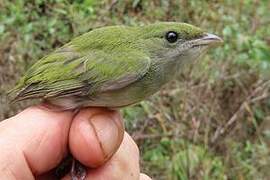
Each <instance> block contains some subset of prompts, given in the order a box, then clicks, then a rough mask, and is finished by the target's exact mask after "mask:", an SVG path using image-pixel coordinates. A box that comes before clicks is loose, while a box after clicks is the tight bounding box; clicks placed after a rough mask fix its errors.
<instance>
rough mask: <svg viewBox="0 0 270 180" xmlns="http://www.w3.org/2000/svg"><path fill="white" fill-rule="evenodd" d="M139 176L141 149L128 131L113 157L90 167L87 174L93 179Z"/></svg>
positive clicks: (123, 179)
mask: <svg viewBox="0 0 270 180" xmlns="http://www.w3.org/2000/svg"><path fill="white" fill-rule="evenodd" d="M139 176H140V167H139V149H138V147H137V145H136V144H135V142H134V141H133V140H132V138H131V137H130V136H129V135H128V134H127V133H125V135H124V139H123V142H122V144H121V146H120V147H119V149H118V151H117V152H116V153H115V154H114V155H113V156H112V158H111V159H110V160H109V161H108V162H107V163H106V164H104V165H103V166H101V167H99V168H97V169H90V170H89V172H88V174H87V178H88V179H91V180H100V179H110V180H126V179H129V180H138V179H139Z"/></svg>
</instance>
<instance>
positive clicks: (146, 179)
mask: <svg viewBox="0 0 270 180" xmlns="http://www.w3.org/2000/svg"><path fill="white" fill-rule="evenodd" d="M140 180H152V179H151V178H150V177H149V176H147V175H146V174H144V173H141V174H140Z"/></svg>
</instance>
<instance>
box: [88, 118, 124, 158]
mask: <svg viewBox="0 0 270 180" xmlns="http://www.w3.org/2000/svg"><path fill="white" fill-rule="evenodd" d="M113 118H114V117H113V115H108V114H107V115H104V114H97V115H94V116H93V117H92V118H91V119H90V123H91V125H92V126H93V128H94V130H95V133H96V136H97V139H98V141H99V144H100V148H101V150H102V152H103V154H104V158H105V160H106V159H108V158H109V157H110V156H111V155H112V154H113V153H114V152H115V151H116V149H117V148H118V146H119V144H120V143H119V138H120V131H121V130H120V128H119V126H118V125H117V124H116V121H115V120H114V119H113Z"/></svg>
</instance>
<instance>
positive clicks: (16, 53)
mask: <svg viewBox="0 0 270 180" xmlns="http://www.w3.org/2000/svg"><path fill="white" fill-rule="evenodd" d="M269 8H270V2H269V1H268V0H260V1H259V0H224V1H221V0H217V1H206V0H202V1H196V0H189V1H187V0H170V1H166V0H151V1H146V0H127V1H121V0H118V1H117V0H116V1H109V0H102V1H97V0H76V1H68V0H55V1H53V0H49V1H44V0H37V1H22V0H14V1H12V2H11V1H0V9H1V11H0V75H1V76H0V84H1V86H0V97H1V99H0V119H4V118H7V117H9V116H11V115H13V114H14V113H16V112H18V111H19V110H21V109H22V108H23V107H25V106H27V105H29V102H27V103H20V104H16V105H10V104H9V103H8V99H7V98H6V96H5V93H6V92H7V90H8V89H10V88H11V87H13V86H14V84H15V82H16V80H18V78H19V77H20V76H21V75H22V74H23V72H24V71H25V70H26V69H27V68H28V67H29V66H30V65H31V64H32V63H33V62H34V61H36V60H37V59H39V58H41V57H42V56H44V55H45V54H46V53H49V52H50V51H52V50H53V49H55V48H56V47H59V46H61V45H62V44H64V43H66V42H68V41H69V40H70V39H71V38H73V37H75V36H77V35H79V34H82V33H84V32H86V31H89V30H91V29H93V28H95V27H100V26H105V25H114V24H128V25H138V24H147V23H151V22H156V21H183V22H188V23H191V24H194V25H197V26H200V27H202V28H204V29H207V30H208V31H209V32H213V33H216V34H219V35H221V36H222V37H223V38H224V40H225V43H224V46H223V47H220V48H218V49H216V50H215V51H212V52H210V53H209V54H208V55H206V56H205V57H204V59H203V60H202V61H200V63H199V64H197V65H196V66H194V67H192V68H191V69H187V71H186V72H183V74H182V75H181V76H179V77H177V79H176V80H173V81H172V82H171V83H170V84H168V85H167V86H166V87H164V88H163V89H162V90H161V91H160V92H159V93H158V94H156V95H155V96H153V97H150V98H149V99H148V100H146V101H144V102H142V103H140V104H138V105H136V106H134V107H128V108H125V109H123V110H122V111H123V115H124V117H125V120H126V127H127V131H128V132H129V133H130V134H131V135H132V136H133V138H134V139H135V140H136V142H137V143H138V145H139V147H140V150H141V157H142V158H141V166H142V171H144V172H146V173H147V174H149V175H150V176H152V177H154V178H155V179H160V180H163V179H164V180H165V179H171V180H178V179H179V180H185V179H196V180H197V179H205V180H207V179H262V180H264V179H268V177H270V149H269V146H270V130H269V129H270V98H269V93H270V80H269V79H270V30H269V29H270V18H269V17H270V11H269Z"/></svg>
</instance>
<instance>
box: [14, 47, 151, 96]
mask: <svg viewBox="0 0 270 180" xmlns="http://www.w3.org/2000/svg"><path fill="white" fill-rule="evenodd" d="M149 67H150V58H149V57H148V56H147V55H145V54H143V53H141V52H139V51H138V50H132V49H130V50H128V49H125V51H111V52H105V51H102V50H92V51H90V52H87V53H82V52H78V51H76V50H74V49H72V48H71V46H64V47H62V48H60V49H59V50H57V51H55V52H54V53H52V54H50V55H48V56H45V57H44V58H42V59H40V60H39V61H37V62H36V63H35V64H34V65H33V66H32V67H31V68H30V69H29V70H28V71H27V72H26V74H25V76H24V77H23V78H22V79H21V81H20V82H19V84H18V85H17V86H16V87H15V89H14V91H13V92H15V98H14V100H13V101H20V100H24V99H29V98H51V97H64V96H67V97H68V96H73V95H76V96H85V95H86V96H89V97H90V96H91V94H95V93H96V92H105V91H112V90H117V89H121V88H123V87H125V86H128V85H129V84H131V83H133V82H135V81H136V80H138V79H140V78H141V77H143V76H144V75H145V73H146V72H147V71H148V69H149Z"/></svg>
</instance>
